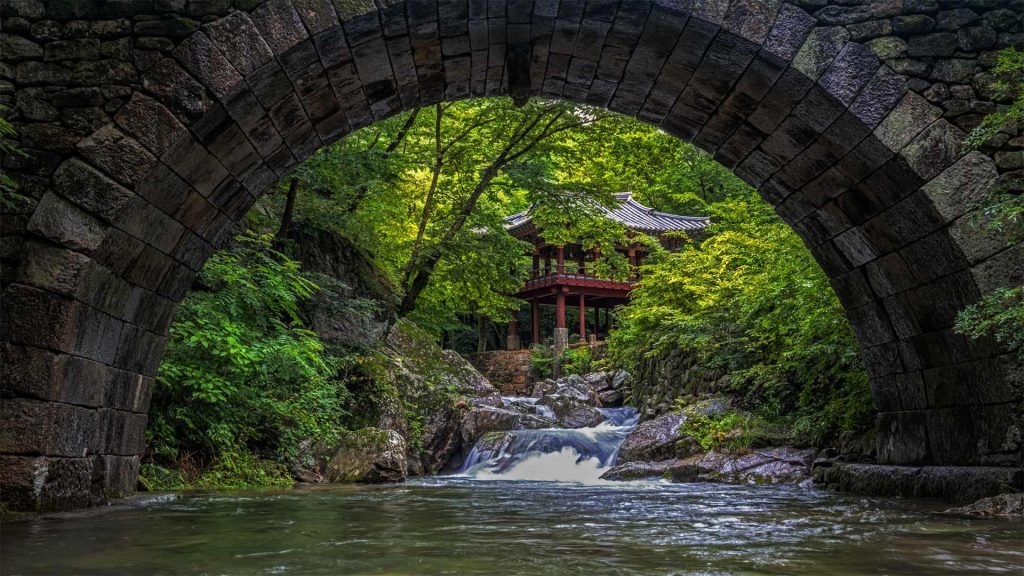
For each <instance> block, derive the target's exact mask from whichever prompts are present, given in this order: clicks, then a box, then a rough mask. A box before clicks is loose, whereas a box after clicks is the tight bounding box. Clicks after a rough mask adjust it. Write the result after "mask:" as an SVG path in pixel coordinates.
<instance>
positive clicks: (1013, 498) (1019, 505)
mask: <svg viewBox="0 0 1024 576" xmlns="http://www.w3.org/2000/svg"><path fill="white" fill-rule="evenodd" d="M945 513H946V514H955V515H958V516H1008V517H1011V518H1013V517H1016V518H1022V517H1024V492H1017V493H1016V494H1000V495H998V496H991V497H989V498H982V499H981V500H978V501H977V502H974V503H973V504H968V505H967V506H959V507H957V508H950V509H949V510H946V512H945Z"/></svg>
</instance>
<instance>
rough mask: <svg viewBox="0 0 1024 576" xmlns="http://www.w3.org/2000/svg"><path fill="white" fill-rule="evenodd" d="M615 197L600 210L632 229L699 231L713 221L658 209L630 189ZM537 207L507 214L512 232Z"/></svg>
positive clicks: (524, 222) (616, 194) (646, 230)
mask: <svg viewBox="0 0 1024 576" xmlns="http://www.w3.org/2000/svg"><path fill="white" fill-rule="evenodd" d="M614 196H615V199H616V200H617V201H618V205H617V206H614V207H612V208H609V207H606V206H599V209H600V210H601V211H602V212H603V213H604V215H605V216H606V217H608V218H609V219H611V220H614V221H616V222H619V223H620V224H622V225H624V226H626V227H627V228H630V229H632V230H637V231H641V232H669V231H673V230H686V231H696V230H701V229H703V228H706V227H707V226H708V224H709V223H710V220H711V217H710V216H685V215H683V214H672V213H669V212H661V211H658V210H655V209H654V208H650V207H648V206H644V205H643V204H641V203H639V202H637V201H636V199H635V198H633V193H632V192H628V191H627V192H616V193H615V195H614ZM534 208H536V204H533V205H532V206H530V207H529V208H527V209H526V210H523V211H522V212H517V213H515V214H511V215H509V216H506V217H505V222H506V228H507V229H508V230H509V231H513V230H515V229H518V228H520V227H522V226H525V225H526V224H528V223H529V222H530V221H531V220H532V217H531V216H530V214H531V212H533V209H534Z"/></svg>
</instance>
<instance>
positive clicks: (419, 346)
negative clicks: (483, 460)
mask: <svg viewBox="0 0 1024 576" xmlns="http://www.w3.org/2000/svg"><path fill="white" fill-rule="evenodd" d="M382 352H383V353H382V359H380V361H378V362H377V363H376V366H375V368H374V381H375V382H376V384H377V386H378V391H376V392H375V394H376V395H377V396H382V394H380V392H379V390H380V389H393V390H395V393H396V396H397V398H398V399H399V401H400V408H401V415H402V419H403V422H401V423H397V422H396V423H390V424H389V425H388V426H387V427H388V428H389V429H393V430H396V431H398V432H400V433H401V434H402V435H403V436H404V437H405V438H406V444H407V446H408V451H409V452H408V463H409V472H410V474H413V475H425V474H435V473H437V472H440V471H441V470H443V469H444V468H445V467H446V466H447V465H448V463H449V461H451V459H452V458H453V457H454V456H455V455H456V454H458V453H459V451H460V450H461V448H462V425H461V423H462V420H463V417H464V415H465V413H466V412H467V411H468V410H469V409H470V408H472V407H478V406H501V395H500V394H499V393H498V390H497V389H496V388H495V387H494V386H492V385H491V383H490V382H489V381H488V380H487V378H485V377H484V376H483V375H482V374H480V372H479V371H477V369H476V368H474V367H473V366H472V365H471V364H470V363H469V362H468V361H466V360H465V359H464V358H463V357H462V356H459V355H458V354H457V353H455V352H453V351H451V350H442V349H441V347H440V346H438V345H437V344H436V343H434V341H433V339H432V338H431V337H430V336H429V335H427V334H425V333H424V332H423V331H422V330H420V329H418V328H417V327H416V326H414V325H412V324H411V323H408V322H399V323H398V324H396V325H395V327H394V328H393V329H392V330H391V332H390V334H389V336H388V339H387V342H386V345H385V347H384V349H383V351H382ZM382 413H392V411H387V412H382ZM410 421H411V422H414V423H415V425H410V424H409V422H410Z"/></svg>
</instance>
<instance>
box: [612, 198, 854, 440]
mask: <svg viewBox="0 0 1024 576" xmlns="http://www.w3.org/2000/svg"><path fill="white" fill-rule="evenodd" d="M710 208H711V211H712V216H713V218H714V220H715V222H716V223H715V224H714V226H713V227H712V229H711V231H710V235H709V237H708V238H707V239H705V240H704V241H702V242H699V243H691V244H688V245H685V246H684V247H683V248H682V249H681V250H679V251H678V252H674V253H663V254H660V255H657V256H654V257H652V258H651V259H650V261H649V264H647V265H646V266H644V267H643V281H642V282H641V284H640V286H639V288H638V289H637V290H636V291H634V296H633V302H632V303H631V305H630V306H628V307H626V308H623V309H622V310H620V311H619V314H618V318H619V327H618V329H617V330H615V331H614V332H613V333H612V335H611V347H612V352H613V354H614V356H615V357H616V358H618V359H619V361H620V362H626V363H628V362H630V361H631V360H632V359H636V358H641V357H643V356H644V355H656V354H659V353H661V352H663V351H665V350H667V349H669V348H675V347H679V348H682V349H684V350H687V351H689V352H690V353H691V354H692V355H693V356H694V357H695V358H696V359H697V361H698V363H699V365H701V366H703V367H705V368H708V369H722V370H724V371H725V372H726V373H728V374H730V375H731V376H732V380H731V382H732V386H733V389H734V392H735V393H736V394H738V395H739V396H740V397H741V398H742V399H743V403H744V404H745V405H746V406H747V407H748V408H751V409H754V410H756V411H758V412H759V413H761V414H763V415H765V416H767V417H770V418H773V419H786V420H787V421H788V423H789V424H790V425H791V426H793V427H795V428H796V429H797V430H798V431H799V432H801V433H802V436H803V437H804V439H805V440H807V441H813V442H822V441H824V440H826V439H828V438H830V437H832V436H834V435H835V434H836V433H837V432H838V431H839V430H842V429H851V428H862V427H864V426H865V425H866V424H868V423H869V422H870V419H871V416H872V415H873V406H872V402H871V398H870V395H869V390H868V387H867V378H866V375H865V373H864V370H863V367H862V365H861V363H860V360H859V358H858V355H857V345H856V341H855V339H854V336H853V333H852V331H851V329H850V325H849V322H848V321H847V320H846V317H845V315H844V313H843V309H842V307H841V305H840V303H839V301H838V300H837V299H836V296H835V294H834V292H833V291H832V289H831V286H830V285H829V283H828V279H827V278H826V277H825V275H824V273H823V272H822V270H821V268H820V267H819V266H818V264H817V262H815V260H814V258H813V257H812V256H811V254H810V253H809V252H808V250H807V248H806V247H805V246H804V245H803V242H802V241H801V240H800V238H799V237H798V236H797V235H796V234H795V233H794V232H793V231H792V229H790V228H789V227H788V226H787V225H786V224H785V223H783V222H781V221H780V220H779V219H778V217H777V216H776V215H775V213H774V212H773V211H772V210H771V207H770V206H769V205H768V204H767V203H765V202H764V201H763V200H761V199H760V198H758V197H757V196H756V193H755V192H754V191H753V190H749V192H748V194H747V197H746V198H730V199H727V200H723V201H721V202H717V203H713V204H711V206H710Z"/></svg>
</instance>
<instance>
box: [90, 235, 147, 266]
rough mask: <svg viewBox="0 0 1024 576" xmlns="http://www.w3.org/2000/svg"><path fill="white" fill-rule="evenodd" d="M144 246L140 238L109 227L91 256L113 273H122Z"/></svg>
mask: <svg viewBox="0 0 1024 576" xmlns="http://www.w3.org/2000/svg"><path fill="white" fill-rule="evenodd" d="M143 246H145V244H143V242H142V241H141V240H139V239H138V238H135V237H134V236H132V235H131V234H127V233H125V232H123V231H121V230H118V229H116V228H112V229H110V231H109V232H108V233H107V235H106V237H105V238H104V239H103V242H102V244H101V245H100V247H99V249H98V250H96V251H94V253H93V255H92V257H93V259H94V260H96V262H98V263H99V264H100V265H102V266H104V267H106V268H107V269H108V270H110V271H111V272H113V273H115V274H124V273H125V272H126V271H127V270H128V267H129V266H130V265H131V263H132V262H134V261H135V258H136V257H138V255H139V254H140V253H141V252H142V248H143Z"/></svg>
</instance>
